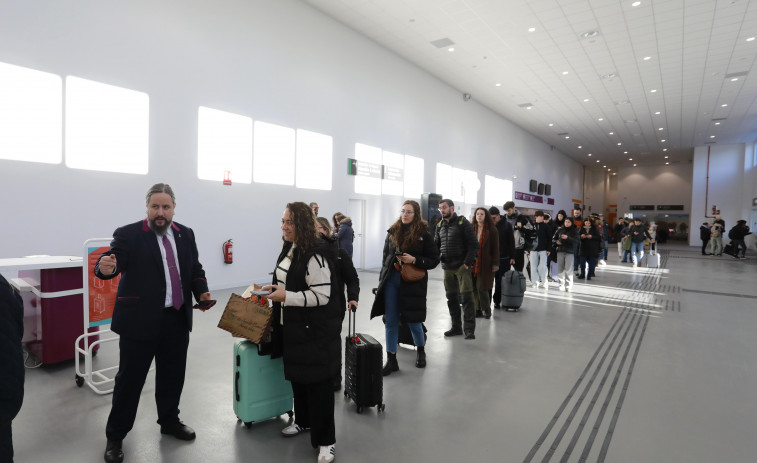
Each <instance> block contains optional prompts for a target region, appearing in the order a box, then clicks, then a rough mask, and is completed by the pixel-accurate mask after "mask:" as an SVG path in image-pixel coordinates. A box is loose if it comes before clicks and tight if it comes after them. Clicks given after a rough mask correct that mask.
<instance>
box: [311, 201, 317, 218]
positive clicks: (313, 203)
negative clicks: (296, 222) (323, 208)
mask: <svg viewBox="0 0 757 463" xmlns="http://www.w3.org/2000/svg"><path fill="white" fill-rule="evenodd" d="M310 209H311V210H312V211H313V215H314V216H316V217H318V203H316V202H315V201H314V202H312V203H310Z"/></svg>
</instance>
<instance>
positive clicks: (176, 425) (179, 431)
mask: <svg viewBox="0 0 757 463" xmlns="http://www.w3.org/2000/svg"><path fill="white" fill-rule="evenodd" d="M160 433H161V434H170V435H172V436H174V437H175V438H177V439H181V440H193V439H194V438H195V437H197V435H196V434H195V431H194V429H192V428H190V427H189V426H187V425H185V424H184V423H182V422H181V421H176V422H173V423H171V424H166V425H161V426H160Z"/></svg>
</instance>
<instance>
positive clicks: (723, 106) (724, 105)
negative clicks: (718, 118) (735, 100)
mask: <svg viewBox="0 0 757 463" xmlns="http://www.w3.org/2000/svg"><path fill="white" fill-rule="evenodd" d="M727 106H728V103H723V104H722V105H720V107H721V108H725V107H727Z"/></svg>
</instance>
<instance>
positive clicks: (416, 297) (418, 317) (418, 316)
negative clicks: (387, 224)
mask: <svg viewBox="0 0 757 463" xmlns="http://www.w3.org/2000/svg"><path fill="white" fill-rule="evenodd" d="M396 251H397V249H396V248H395V247H394V245H393V244H392V238H391V236H390V235H389V234H388V233H387V235H386V240H384V260H383V265H382V266H381V275H380V276H379V286H378V290H377V291H376V298H375V299H374V301H373V307H372V308H371V318H374V317H378V316H381V315H384V314H386V306H385V302H384V296H385V295H384V282H385V281H386V279H387V277H389V275H390V274H391V273H392V272H396V271H397V270H396V269H395V268H394V263H395V262H396V261H397V259H395V255H394V253H395V252H396ZM403 252H405V253H407V254H410V255H411V256H413V257H415V265H416V266H418V267H420V268H422V269H425V270H431V269H433V268H435V267H436V266H437V265H439V251H438V249H437V248H436V245H435V244H434V242H433V239H432V238H431V235H430V234H429V233H428V232H426V233H425V234H424V235H423V237H422V238H421V239H419V240H418V241H416V243H415V244H414V245H413V246H412V247H411V248H410V249H408V250H403ZM427 292H428V273H426V276H424V277H423V278H421V279H420V280H418V281H404V280H402V279H400V290H399V305H400V316H401V317H402V321H404V322H406V323H419V322H423V321H426V293H427Z"/></svg>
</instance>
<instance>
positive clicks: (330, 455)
mask: <svg viewBox="0 0 757 463" xmlns="http://www.w3.org/2000/svg"><path fill="white" fill-rule="evenodd" d="M335 451H336V444H334V445H321V446H320V450H319V451H318V463H329V462H332V461H334V456H335V455H334V452H335Z"/></svg>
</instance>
